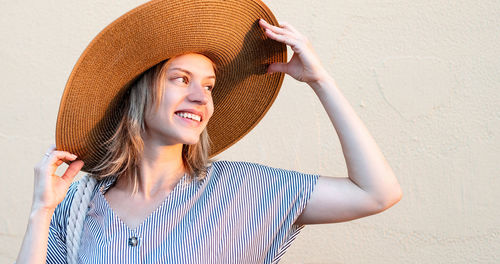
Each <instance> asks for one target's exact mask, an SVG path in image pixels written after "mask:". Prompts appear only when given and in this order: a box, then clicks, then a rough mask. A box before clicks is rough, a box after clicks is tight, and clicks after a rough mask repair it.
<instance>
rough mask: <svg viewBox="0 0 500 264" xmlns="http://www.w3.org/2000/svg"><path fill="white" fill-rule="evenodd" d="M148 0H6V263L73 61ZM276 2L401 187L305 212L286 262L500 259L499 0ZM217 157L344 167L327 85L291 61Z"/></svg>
mask: <svg viewBox="0 0 500 264" xmlns="http://www.w3.org/2000/svg"><path fill="white" fill-rule="evenodd" d="M143 2H145V1H139V0H122V1H104V0H92V1H74V0H71V1H67V0H65V1H62V0H57V1H53V0H51V1H34V0H28V1H8V2H7V1H1V6H2V8H0V47H1V48H0V72H1V76H2V78H1V79H2V81H1V82H0V105H1V111H0V120H1V122H0V146H1V149H2V152H0V167H1V168H2V171H1V177H2V178H3V184H2V185H1V186H0V197H1V199H0V212H1V213H0V214H1V216H0V238H1V239H0V263H11V262H13V261H14V259H15V257H16V255H17V252H18V249H19V246H20V243H21V240H22V237H23V234H24V231H25V227H26V223H27V218H28V214H29V208H30V204H31V198H32V189H33V187H32V186H33V176H32V175H33V166H34V165H35V164H36V163H37V162H38V161H39V159H41V157H42V155H43V153H44V152H45V149H46V148H47V147H48V146H49V145H50V144H51V143H52V142H54V140H55V139H54V130H55V120H56V115H57V110H58V105H59V100H60V97H61V94H62V91H63V88H64V85H65V82H66V80H67V77H68V76H69V73H70V72H71V69H72V67H73V65H74V63H75V62H76V60H77V59H78V57H79V55H80V53H81V52H82V51H83V50H84V48H85V47H86V46H87V44H88V43H89V42H90V40H91V39H92V38H93V37H94V36H95V35H96V34H97V33H98V32H99V31H100V30H101V29H102V28H104V27H105V26H106V25H107V24H109V23H110V22H111V21H113V20H114V19H115V18H117V17H119V16H120V15H121V14H122V13H124V12H126V11H127V10H129V9H131V8H133V7H135V6H137V5H139V4H141V3H143ZM266 2H267V4H268V5H269V7H270V8H271V10H273V11H274V12H275V14H276V17H277V18H278V20H279V21H287V22H289V23H291V24H292V25H294V26H295V27H296V28H297V29H298V30H299V31H301V32H302V33H303V34H304V35H306V36H308V37H309V38H310V40H311V41H312V43H313V45H314V47H315V49H316V51H317V53H318V54H320V55H321V59H322V62H323V64H324V65H325V67H326V68H327V69H328V70H329V72H330V73H331V74H332V76H333V77H334V78H335V79H336V82H337V84H338V85H339V87H340V89H341V90H342V91H343V92H344V94H345V96H346V97H347V98H348V100H349V101H350V102H351V104H352V105H353V107H354V108H355V110H356V111H357V113H358V114H359V116H360V117H361V119H362V120H363V121H364V122H365V124H366V126H367V127H368V128H369V130H370V131H371V133H372V135H373V136H374V138H375V139H376V140H377V142H378V144H379V146H380V148H381V149H382V151H383V152H384V153H385V155H386V157H387V160H388V161H389V163H390V164H391V165H392V167H393V169H394V171H395V172H396V174H397V177H398V179H399V180H400V182H401V184H402V187H403V191H404V197H403V200H402V201H401V202H400V203H399V204H397V205H396V206H395V207H393V208H391V209H390V210H388V211H386V212H384V213H382V214H379V215H375V216H371V217H367V218H364V219H359V220H355V221H352V222H348V223H341V224H332V225H317V226H309V227H306V228H305V229H304V230H303V231H302V233H301V235H300V236H299V237H298V238H297V239H296V241H295V242H294V244H293V246H292V247H291V248H290V249H289V251H288V253H287V254H286V255H285V257H284V259H283V261H282V263H494V262H497V261H498V260H497V259H498V258H500V227H499V226H500V225H499V223H500V210H499V208H500V202H499V201H500V192H499V191H498V188H499V187H500V180H499V176H500V163H499V162H498V158H499V155H498V153H499V151H498V149H500V136H499V129H500V104H499V103H498V102H499V101H500V92H499V91H498V90H497V89H499V88H500V87H499V83H500V59H499V58H500V44H499V43H500V27H499V25H500V1H497V0H494V1H487V0H484V1H464V0H456V1H444V0H432V1H430V0H417V1H406V0H352V1H337V0H333V1H319V0H318V1H302V0H286V1H285V0H268V1H266ZM218 158H219V159H229V160H248V161H253V162H259V163H263V164H266V165H270V166H275V167H282V168H287V169H294V170H299V171H303V172H309V173H313V172H314V173H316V172H317V173H320V174H322V175H332V176H344V175H346V168H345V163H344V160H343V156H342V152H341V149H340V145H339V142H338V139H337V136H336V134H335V130H334V129H333V127H332V125H331V124H330V123H329V120H328V117H327V115H326V113H325V112H324V110H323V109H322V107H321V105H320V103H319V100H318V99H317V98H316V97H315V94H314V93H313V92H312V91H311V89H310V88H309V87H308V86H307V85H304V84H301V83H298V82H296V81H295V80H293V79H292V78H290V77H287V78H286V79H285V82H284V85H283V88H282V91H281V93H280V95H279V96H278V98H277V100H276V103H275V104H274V105H273V107H272V108H271V109H270V111H269V113H268V115H267V116H266V117H265V118H264V119H263V120H262V122H261V123H260V124H259V125H258V126H257V127H256V128H255V129H254V130H253V131H252V132H251V133H250V134H249V135H248V136H247V137H245V138H244V139H243V140H242V141H240V142H239V143H237V144H236V145H235V146H234V147H232V148H231V149H229V150H228V151H226V152H224V153H223V154H221V155H220V156H219V157H218ZM497 263H498V262H497Z"/></svg>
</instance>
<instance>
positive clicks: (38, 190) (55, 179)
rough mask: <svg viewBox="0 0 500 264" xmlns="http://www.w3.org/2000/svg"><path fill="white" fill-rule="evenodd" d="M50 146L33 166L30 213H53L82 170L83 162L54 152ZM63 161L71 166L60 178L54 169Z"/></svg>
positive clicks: (65, 154) (62, 152) (72, 156)
mask: <svg viewBox="0 0 500 264" xmlns="http://www.w3.org/2000/svg"><path fill="white" fill-rule="evenodd" d="M55 148H56V146H55V145H52V146H50V148H49V149H48V150H47V152H46V153H45V155H44V157H43V159H42V160H41V161H40V162H39V163H38V164H37V165H36V166H35V188H34V192H33V205H32V211H38V210H47V211H53V210H54V209H55V208H56V207H57V205H58V204H59V203H61V202H62V200H63V199H64V197H65V196H66V193H67V191H68V188H69V186H70V185H71V183H72V182H73V179H74V178H75V176H76V174H77V173H78V172H79V171H80V170H81V169H82V167H83V161H81V160H76V159H77V157H76V155H74V154H71V153H69V152H66V151H57V150H55ZM64 161H70V162H71V164H70V165H69V167H68V168H67V169H66V171H65V172H64V174H63V175H62V176H58V175H56V174H55V173H56V169H57V167H59V165H61V164H62V163H63V162H64Z"/></svg>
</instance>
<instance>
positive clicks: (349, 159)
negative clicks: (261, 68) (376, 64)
mask: <svg viewBox="0 0 500 264" xmlns="http://www.w3.org/2000/svg"><path fill="white" fill-rule="evenodd" d="M260 25H261V26H262V27H263V28H264V29H265V31H266V35H267V36H268V37H270V38H272V39H274V40H276V41H279V42H282V43H285V44H287V45H289V46H290V47H291V48H292V50H293V51H294V54H293V56H292V59H291V60H290V61H289V62H288V63H286V64H285V63H275V64H272V65H270V67H269V70H268V72H270V73H271V72H284V73H287V74H289V75H290V76H292V77H293V78H295V79H297V80H299V81H302V82H306V83H307V84H309V86H310V87H311V88H312V89H313V90H314V92H315V93H316V95H317V96H318V98H319V99H320V101H321V103H322V105H323V107H324V108H325V110H326V112H327V114H328V116H329V118H330V120H331V122H332V124H333V126H334V127H335V130H336V131H337V135H338V136H339V140H340V143H341V146H342V151H343V153H344V157H345V160H346V164H347V171H348V177H347V178H333V177H320V179H319V180H318V182H317V184H316V187H315V188H314V191H313V193H312V195H311V198H310V200H309V202H308V204H307V206H306V208H305V210H304V211H303V212H302V214H301V216H300V217H299V218H298V220H297V221H296V223H297V224H320V223H334V222H342V221H348V220H352V219H356V218H360V217H363V216H367V215H372V214H375V213H378V212H381V211H383V210H385V209H387V208H389V207H390V206H392V205H393V204H395V203H396V202H398V201H399V200H400V199H401V195H402V192H401V188H400V186H399V183H398V181H397V179H396V177H395V175H394V173H393V171H392V169H391V167H390V166H389V164H388V163H387V161H386V159H385V157H384V155H383V154H382V152H381V151H380V149H379V147H378V146H377V144H376V142H375V140H374V139H373V137H372V136H371V135H370V133H369V132H368V130H367V129H366V127H365V126H364V124H363V122H362V121H361V120H360V119H359V117H358V116H357V115H356V113H355V112H354V109H353V108H352V107H351V105H350V104H349V102H348V101H347V100H346V98H345V97H344V96H343V95H342V93H341V92H340V90H339V89H338V88H337V85H336V84H335V81H334V79H333V78H332V77H331V76H330V75H329V74H328V73H327V72H326V71H325V70H324V68H323V67H322V66H321V63H320V61H319V59H318V57H317V56H316V54H315V53H314V51H313V49H312V46H311V44H310V43H309V41H308V40H307V39H306V38H305V37H304V36H302V35H301V34H300V33H299V32H298V31H297V30H295V29H294V28H293V27H292V26H290V25H289V24H287V23H281V24H280V27H275V26H272V25H269V24H268V23H266V22H265V21H263V20H261V22H260Z"/></svg>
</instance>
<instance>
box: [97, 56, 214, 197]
mask: <svg viewBox="0 0 500 264" xmlns="http://www.w3.org/2000/svg"><path fill="white" fill-rule="evenodd" d="M213 65H214V64H213V62H212V61H211V60H210V59H209V58H207V57H205V56H203V55H201V54H196V53H191V54H184V55H179V56H174V57H173V58H171V59H169V60H166V61H163V62H161V63H159V64H158V65H156V66H154V67H152V68H151V69H149V70H148V71H146V72H145V73H144V74H142V75H141V77H139V78H138V80H137V81H136V82H135V83H134V84H133V85H132V86H131V87H130V88H129V91H128V92H127V96H125V97H124V98H123V102H124V107H123V110H122V111H123V118H122V119H121V121H120V123H119V124H118V126H117V127H118V129H117V130H116V132H115V133H114V135H113V136H112V137H111V139H110V140H109V142H110V146H109V151H108V155H106V156H104V158H103V159H102V160H101V162H100V163H98V165H97V166H96V167H95V168H94V171H95V175H97V176H98V177H99V178H100V179H104V178H106V177H109V176H112V175H122V176H121V178H122V179H124V184H125V185H130V187H131V192H132V193H136V192H137V188H138V186H139V180H140V175H141V172H140V170H139V167H140V162H141V157H142V156H143V155H148V156H149V155H154V154H150V153H148V152H149V151H151V150H154V149H158V148H160V147H165V146H169V148H171V149H172V150H171V151H172V152H175V153H182V156H181V158H182V163H183V165H184V167H185V168H186V171H187V173H188V175H189V176H190V177H193V178H194V177H197V178H198V179H202V178H203V177H205V175H206V164H207V163H208V160H207V159H208V154H209V149H210V141H209V136H208V133H207V131H206V126H207V123H208V121H209V119H210V117H211V116H212V114H213V111H214V106H213V100H212V95H211V90H212V87H213V86H214V85H215V84H214V83H215V69H214V67H213ZM196 119H198V120H196ZM143 153H144V154H143ZM125 182H126V183H125Z"/></svg>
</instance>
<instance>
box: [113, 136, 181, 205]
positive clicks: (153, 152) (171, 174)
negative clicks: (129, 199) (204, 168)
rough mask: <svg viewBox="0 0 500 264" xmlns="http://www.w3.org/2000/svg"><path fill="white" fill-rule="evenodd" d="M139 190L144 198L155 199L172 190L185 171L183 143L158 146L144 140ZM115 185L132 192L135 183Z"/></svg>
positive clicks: (138, 194) (122, 182) (123, 182)
mask: <svg viewBox="0 0 500 264" xmlns="http://www.w3.org/2000/svg"><path fill="white" fill-rule="evenodd" d="M139 168H140V177H139V178H138V186H137V187H138V192H137V193H136V194H135V195H137V196H140V197H142V198H143V199H153V198H154V197H155V196H156V195H161V194H164V193H165V192H170V191H171V190H173V189H174V187H175V186H176V185H177V183H178V182H179V180H180V179H181V178H182V176H183V175H184V173H185V168H184V164H183V162H182V144H177V145H168V146H165V145H164V146H158V145H150V144H147V142H144V152H143V157H142V161H141V164H140V167H139ZM115 187H118V188H119V189H122V190H126V191H128V192H129V193H132V190H133V184H132V183H130V184H129V183H128V182H125V181H121V182H120V181H118V182H117V184H116V185H115Z"/></svg>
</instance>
